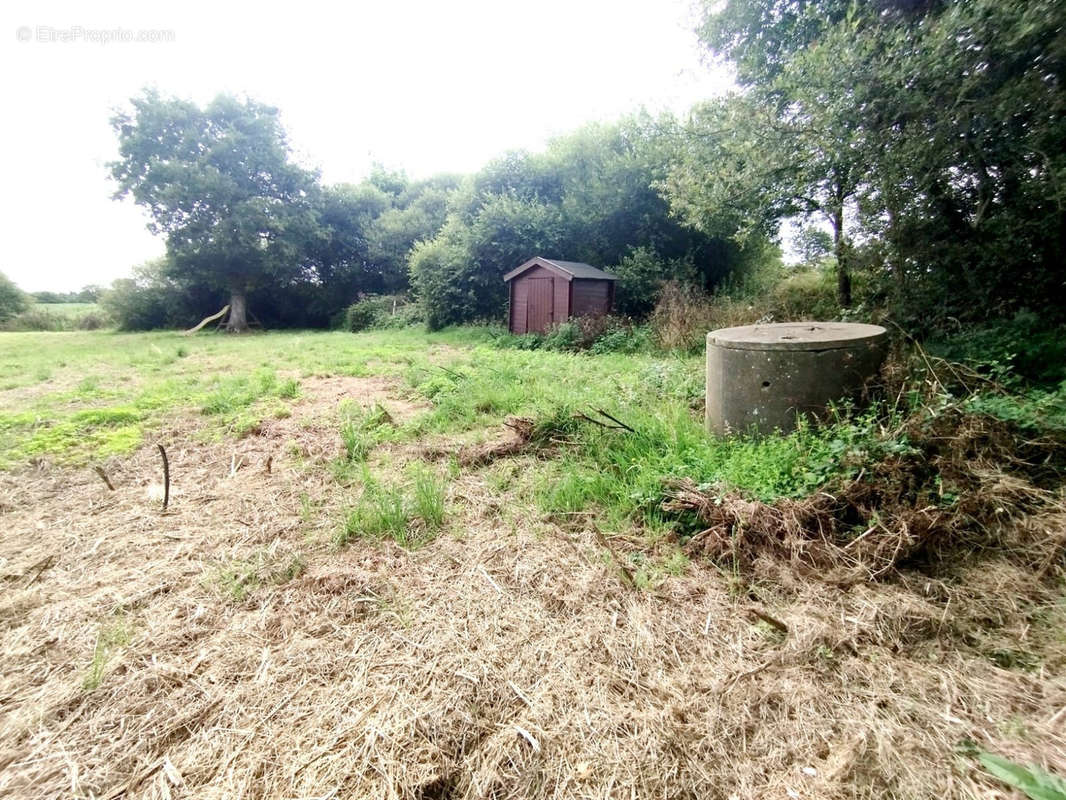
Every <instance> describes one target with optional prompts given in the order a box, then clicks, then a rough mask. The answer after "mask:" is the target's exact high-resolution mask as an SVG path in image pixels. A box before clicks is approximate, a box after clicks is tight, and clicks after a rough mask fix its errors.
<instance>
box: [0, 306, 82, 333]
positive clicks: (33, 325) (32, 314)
mask: <svg viewBox="0 0 1066 800" xmlns="http://www.w3.org/2000/svg"><path fill="white" fill-rule="evenodd" d="M72 327H73V320H72V319H71V318H70V317H65V316H63V315H62V314H56V313H55V312H54V311H47V310H45V309H43V308H41V307H40V306H36V305H35V306H30V308H28V309H27V310H26V311H23V312H22V313H21V314H16V315H15V316H13V317H10V318H9V319H7V320H5V321H4V323H3V329H4V330H5V331H69V330H70V329H71V328H72Z"/></svg>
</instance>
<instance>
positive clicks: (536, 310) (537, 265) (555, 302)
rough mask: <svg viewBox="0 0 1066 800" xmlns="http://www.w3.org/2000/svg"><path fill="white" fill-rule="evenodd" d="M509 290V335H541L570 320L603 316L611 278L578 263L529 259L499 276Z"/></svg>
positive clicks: (608, 305)
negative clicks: (552, 327)
mask: <svg viewBox="0 0 1066 800" xmlns="http://www.w3.org/2000/svg"><path fill="white" fill-rule="evenodd" d="M503 279H504V280H505V281H506V282H507V284H508V285H509V288H510V294H511V304H510V312H509V314H510V316H509V320H508V325H507V327H508V329H509V330H510V331H511V333H544V332H545V331H547V330H548V329H549V328H550V327H551V326H552V325H555V324H556V323H559V322H565V321H566V320H568V319H570V318H571V317H583V316H598V315H600V314H607V313H609V312H610V310H611V306H612V305H613V304H614V282H615V281H616V280H618V279H617V278H616V277H615V276H614V275H610V274H608V273H606V272H604V271H603V270H602V269H597V268H596V267H593V266H591V265H590V264H583V263H581V262H579V261H556V260H555V259H551V258H541V257H540V256H537V257H536V258H531V259H529V261H527V262H526V263H524V264H522V266H520V267H518V268H517V269H513V270H511V271H510V272H508V273H507V274H506V275H504V276H503Z"/></svg>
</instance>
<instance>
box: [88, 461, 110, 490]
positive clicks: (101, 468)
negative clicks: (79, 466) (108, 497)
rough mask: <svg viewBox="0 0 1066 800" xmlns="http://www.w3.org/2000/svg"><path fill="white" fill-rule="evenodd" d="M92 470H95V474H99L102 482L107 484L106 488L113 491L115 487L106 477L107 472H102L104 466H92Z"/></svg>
mask: <svg viewBox="0 0 1066 800" xmlns="http://www.w3.org/2000/svg"><path fill="white" fill-rule="evenodd" d="M93 470H94V471H95V472H96V474H97V475H99V476H100V478H101V479H102V480H103V482H104V483H106V484H107V488H108V489H110V490H111V491H112V492H113V491H115V487H114V485H113V484H112V483H111V479H110V478H108V477H107V473H106V472H104V468H103V467H100V466H96V467H93Z"/></svg>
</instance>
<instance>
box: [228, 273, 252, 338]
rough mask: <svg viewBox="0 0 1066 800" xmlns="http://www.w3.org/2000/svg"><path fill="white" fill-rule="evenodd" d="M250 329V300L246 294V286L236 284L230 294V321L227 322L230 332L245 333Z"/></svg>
mask: <svg viewBox="0 0 1066 800" xmlns="http://www.w3.org/2000/svg"><path fill="white" fill-rule="evenodd" d="M247 330H248V301H247V300H246V298H245V296H244V287H243V286H237V285H236V284H234V286H233V287H231V288H230V294H229V321H228V322H227V323H226V331H227V332H228V333H244V332H245V331H247Z"/></svg>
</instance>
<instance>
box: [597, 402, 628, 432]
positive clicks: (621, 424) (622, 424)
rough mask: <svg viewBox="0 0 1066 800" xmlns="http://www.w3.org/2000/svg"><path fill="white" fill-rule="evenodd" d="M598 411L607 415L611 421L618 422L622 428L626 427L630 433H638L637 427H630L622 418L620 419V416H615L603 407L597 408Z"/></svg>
mask: <svg viewBox="0 0 1066 800" xmlns="http://www.w3.org/2000/svg"><path fill="white" fill-rule="evenodd" d="M596 413H597V414H601V415H602V416H605V417H607V419H609V420H610V421H611V422H614V423H616V424H617V425H618V426H619V427H620V428H625V429H626V430H627V431H629V432H630V433H636V430H635V429H633V428H631V427H629V426H628V425H626V424H625V423H624V422H622V420H620V419H618V417H616V416H614V415H613V414H608V413H607V412H606V411H604V410H603V409H602V408H597V409H596Z"/></svg>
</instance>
